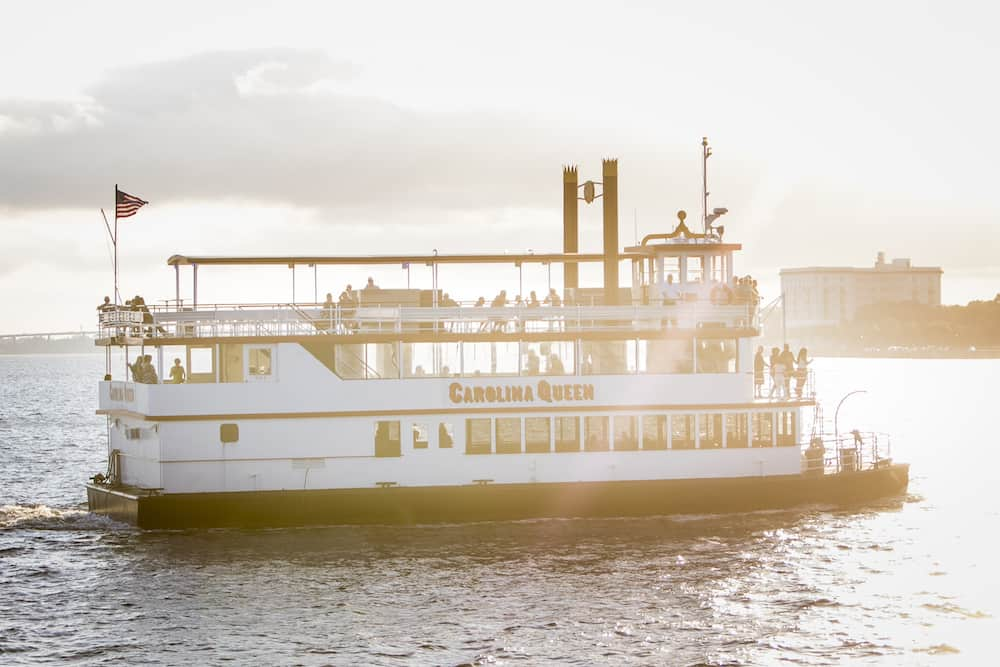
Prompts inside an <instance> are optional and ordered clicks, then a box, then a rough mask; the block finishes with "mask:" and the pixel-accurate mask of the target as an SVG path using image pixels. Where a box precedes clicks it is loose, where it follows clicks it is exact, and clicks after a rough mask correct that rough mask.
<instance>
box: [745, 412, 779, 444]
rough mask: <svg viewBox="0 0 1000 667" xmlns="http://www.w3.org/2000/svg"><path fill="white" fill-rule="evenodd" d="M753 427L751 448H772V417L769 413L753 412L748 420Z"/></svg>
mask: <svg viewBox="0 0 1000 667" xmlns="http://www.w3.org/2000/svg"><path fill="white" fill-rule="evenodd" d="M750 421H751V424H752V426H753V440H752V441H751V442H750V444H751V446H753V447H773V446H774V415H773V414H771V413H770V412H754V413H751V418H750Z"/></svg>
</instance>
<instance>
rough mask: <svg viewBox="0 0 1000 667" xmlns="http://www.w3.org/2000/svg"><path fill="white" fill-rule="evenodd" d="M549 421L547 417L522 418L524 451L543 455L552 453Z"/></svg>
mask: <svg viewBox="0 0 1000 667" xmlns="http://www.w3.org/2000/svg"><path fill="white" fill-rule="evenodd" d="M550 423H551V420H550V419H549V418H548V417H525V418H524V451H526V452H527V453H529V454H545V453H548V452H551V451H552V444H551V433H550V431H551V425H550Z"/></svg>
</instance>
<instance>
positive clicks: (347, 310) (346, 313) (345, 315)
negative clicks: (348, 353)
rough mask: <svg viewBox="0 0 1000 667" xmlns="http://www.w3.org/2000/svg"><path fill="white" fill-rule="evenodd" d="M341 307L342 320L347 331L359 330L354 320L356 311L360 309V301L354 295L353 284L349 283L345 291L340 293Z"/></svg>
mask: <svg viewBox="0 0 1000 667" xmlns="http://www.w3.org/2000/svg"><path fill="white" fill-rule="evenodd" d="M338 303H339V305H340V319H341V322H343V326H344V328H346V329H350V330H354V329H357V328H358V323H357V322H356V321H355V320H354V313H355V309H356V308H357V307H358V299H357V297H356V296H355V295H354V290H353V289H352V288H351V284H350V283H348V284H347V287H345V288H344V291H343V292H341V293H340V298H339V299H338Z"/></svg>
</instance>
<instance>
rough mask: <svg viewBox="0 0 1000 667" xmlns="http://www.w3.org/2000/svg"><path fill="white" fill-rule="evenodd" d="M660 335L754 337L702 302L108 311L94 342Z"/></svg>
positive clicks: (727, 313)
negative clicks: (693, 332) (727, 332)
mask: <svg viewBox="0 0 1000 667" xmlns="http://www.w3.org/2000/svg"><path fill="white" fill-rule="evenodd" d="M665 328H668V329H669V328H677V329H702V328H705V329H707V328H713V329H715V328H749V329H754V330H759V318H758V313H757V309H756V307H755V305H753V304H726V305H715V304H712V303H709V302H705V301H698V302H681V303H675V304H670V305H631V306H583V305H574V306H539V307H529V306H506V307H482V306H479V307H477V306H474V305H471V304H468V305H455V306H431V307H418V306H388V305H363V304H362V305H358V306H356V307H354V306H352V307H344V306H341V305H339V304H336V305H330V304H291V303H259V304H253V303H250V304H246V303H244V304H209V305H202V304H199V305H198V306H181V307H180V308H178V307H175V306H150V307H149V308H148V309H147V310H145V311H139V310H127V309H125V308H123V307H119V308H110V309H108V310H105V311H102V312H101V313H100V314H99V330H100V335H101V337H112V336H131V337H153V338H157V337H171V338H174V337H176V338H201V337H229V336H241V337H244V336H302V335H323V334H343V335H347V334H355V333H362V332H365V333H370V332H374V333H402V332H407V331H427V332H447V333H482V332H505V333H533V332H543V331H566V332H586V331H606V332H622V333H637V332H642V331H651V330H662V329H665Z"/></svg>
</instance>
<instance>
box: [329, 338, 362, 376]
mask: <svg viewBox="0 0 1000 667" xmlns="http://www.w3.org/2000/svg"><path fill="white" fill-rule="evenodd" d="M365 347H366V346H365V345H362V344H360V343H358V344H354V345H338V346H337V347H336V348H335V351H334V357H333V366H334V372H335V373H336V374H337V375H339V376H340V377H342V378H343V379H345V380H364V379H366V378H367V377H369V375H370V372H369V371H368V363H367V362H366V360H365Z"/></svg>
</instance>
